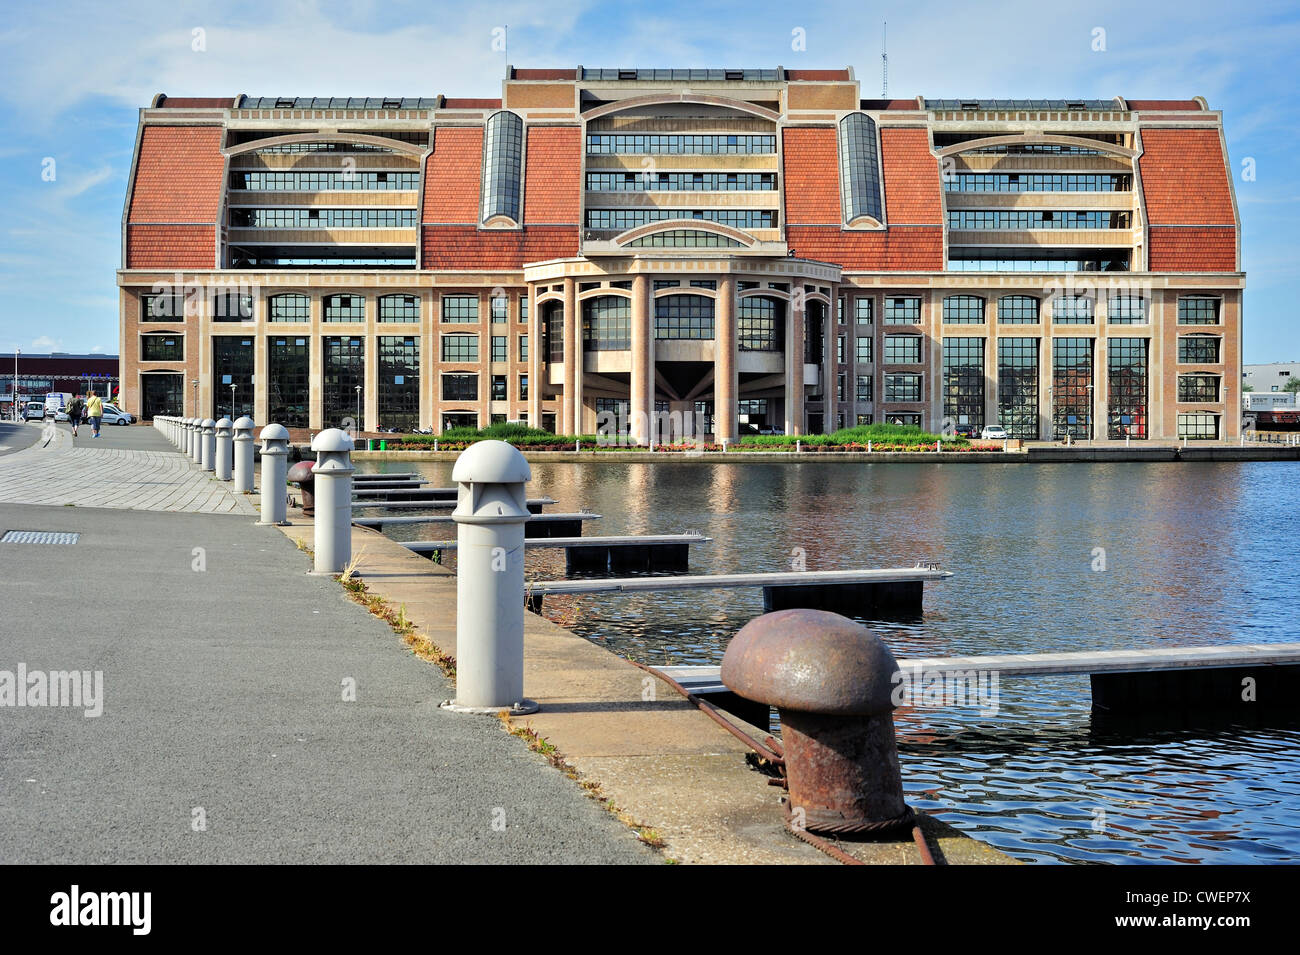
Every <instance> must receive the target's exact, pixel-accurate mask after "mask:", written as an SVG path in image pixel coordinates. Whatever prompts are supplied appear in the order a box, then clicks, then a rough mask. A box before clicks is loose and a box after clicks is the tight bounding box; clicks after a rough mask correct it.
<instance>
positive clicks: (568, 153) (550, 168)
mask: <svg viewBox="0 0 1300 955" xmlns="http://www.w3.org/2000/svg"><path fill="white" fill-rule="evenodd" d="M526 156H527V158H526V166H527V168H526V169H525V170H524V221H525V222H529V223H532V222H538V223H548V224H550V223H557V222H566V223H572V224H574V225H579V224H580V223H581V222H582V130H580V129H579V128H578V127H577V126H534V127H532V128H531V129H529V130H528V149H527V151H526Z"/></svg>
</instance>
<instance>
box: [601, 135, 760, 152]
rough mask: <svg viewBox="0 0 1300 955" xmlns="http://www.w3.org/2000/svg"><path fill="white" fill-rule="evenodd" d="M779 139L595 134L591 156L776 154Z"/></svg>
mask: <svg viewBox="0 0 1300 955" xmlns="http://www.w3.org/2000/svg"><path fill="white" fill-rule="evenodd" d="M775 152H776V137H775V136H771V135H759V136H741V135H729V134H723V135H703V136H683V135H675V134H642V133H592V134H588V136H587V154H588V155H591V156H596V155H626V154H642V153H645V154H651V155H655V154H670V155H671V154H678V153H680V154H696V155H710V154H713V153H735V154H738V155H739V154H754V153H760V154H762V153H775Z"/></svg>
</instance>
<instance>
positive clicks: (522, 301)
mask: <svg viewBox="0 0 1300 955" xmlns="http://www.w3.org/2000/svg"><path fill="white" fill-rule="evenodd" d="M519 321H521V322H524V323H527V321H528V296H527V295H521V296H519Z"/></svg>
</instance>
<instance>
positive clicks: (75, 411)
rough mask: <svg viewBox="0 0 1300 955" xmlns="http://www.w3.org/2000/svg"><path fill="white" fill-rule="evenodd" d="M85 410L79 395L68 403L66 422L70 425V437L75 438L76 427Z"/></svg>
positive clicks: (74, 396)
mask: <svg viewBox="0 0 1300 955" xmlns="http://www.w3.org/2000/svg"><path fill="white" fill-rule="evenodd" d="M85 410H86V404H85V402H84V401H82V400H81V395H73V396H72V400H71V401H69V402H68V421H69V422H71V424H72V436H73V437H74V438H75V437H76V436H77V425H78V424H79V423H80V422H81V415H82V413H83V412H84V411H85Z"/></svg>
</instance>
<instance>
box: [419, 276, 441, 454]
mask: <svg viewBox="0 0 1300 955" xmlns="http://www.w3.org/2000/svg"><path fill="white" fill-rule="evenodd" d="M418 294H419V297H420V365H419V368H420V427H421V428H433V429H434V430H435V431H436V430H437V428H436V427H435V425H436V424H437V422H436V421H435V420H434V419H435V412H434V407H435V402H436V400H437V399H436V397H435V392H434V389H435V388H439V387H441V385H442V382H441V381H440V380H439V375H438V359H439V357H440V356H439V355H438V353H437V348H438V332H437V329H438V323H437V321H436V320H435V318H434V317H433V316H434V313H433V304H432V303H433V300H434V298H433V293H432V292H428V293H426V292H424V291H421V292H419V293H418Z"/></svg>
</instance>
